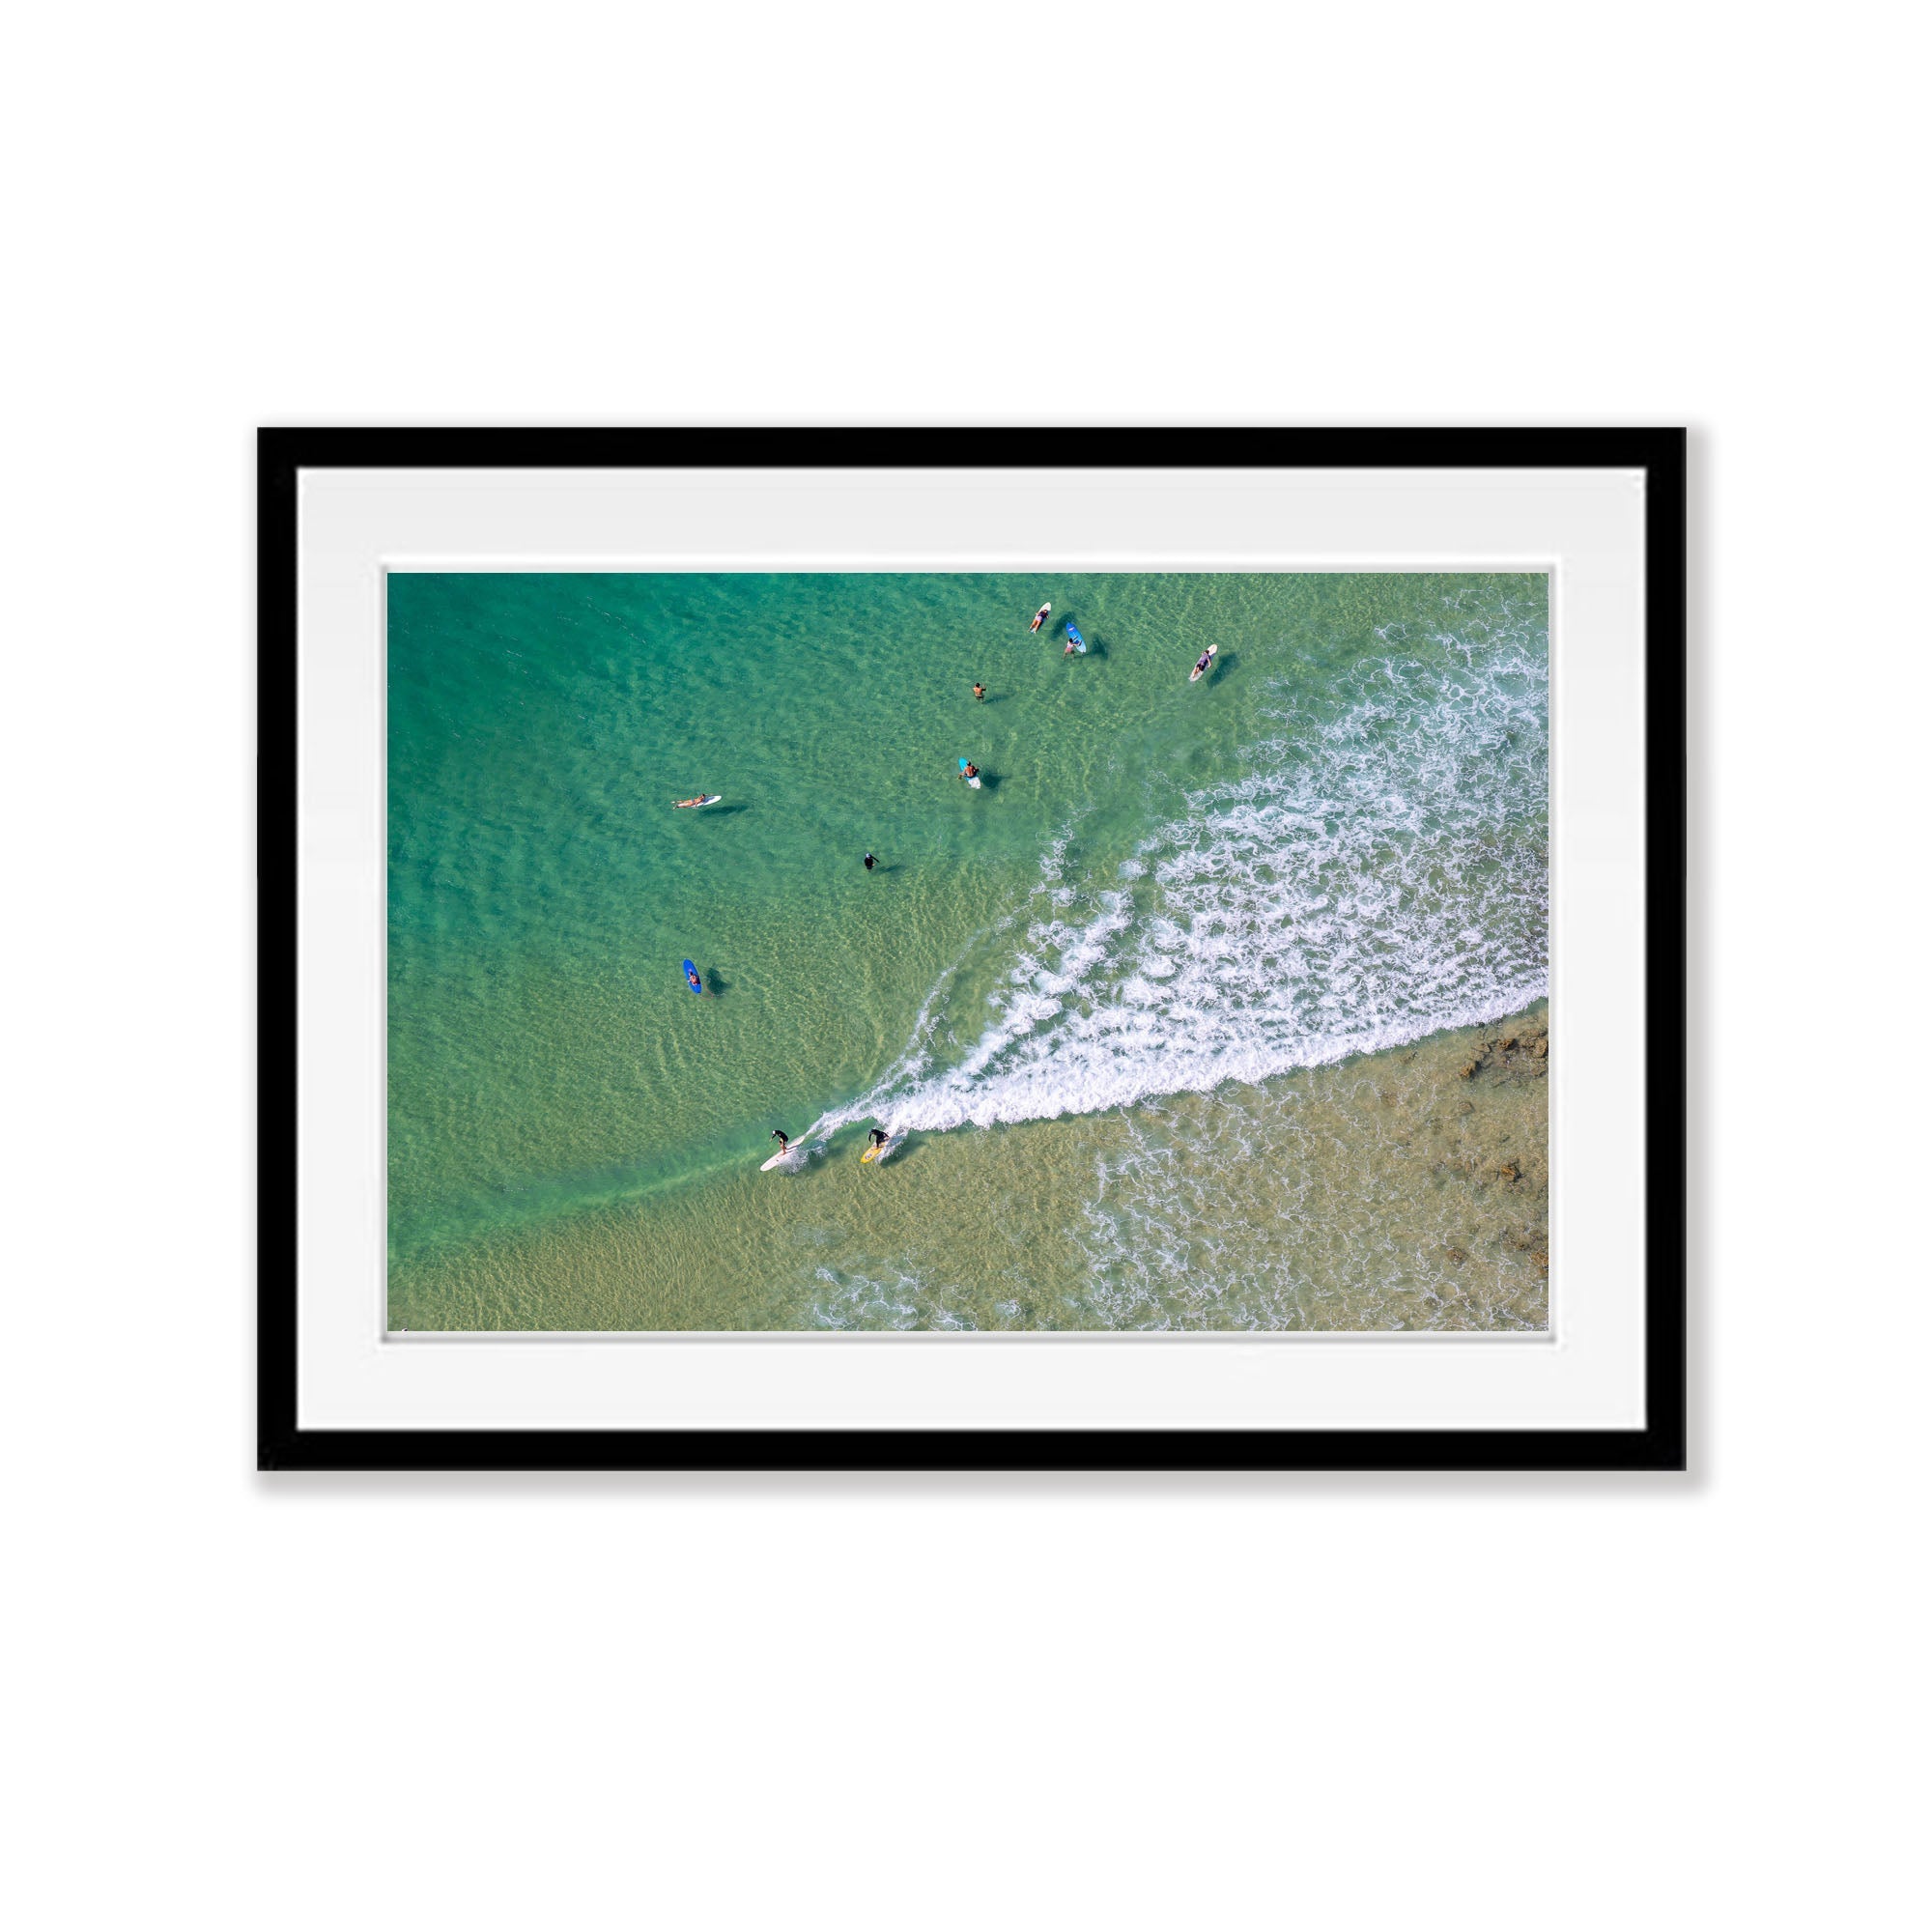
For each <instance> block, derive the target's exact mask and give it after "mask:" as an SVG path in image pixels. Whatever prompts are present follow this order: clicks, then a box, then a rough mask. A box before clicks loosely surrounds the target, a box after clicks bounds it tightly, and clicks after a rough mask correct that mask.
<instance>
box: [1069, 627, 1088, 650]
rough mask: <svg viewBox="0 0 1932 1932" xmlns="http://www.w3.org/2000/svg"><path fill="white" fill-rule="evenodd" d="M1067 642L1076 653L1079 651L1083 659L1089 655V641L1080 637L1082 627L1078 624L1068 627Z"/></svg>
mask: <svg viewBox="0 0 1932 1932" xmlns="http://www.w3.org/2000/svg"><path fill="white" fill-rule="evenodd" d="M1066 641H1067V642H1068V643H1069V644H1071V645H1072V646H1073V648H1074V649H1075V650H1076V651H1078V652H1079V653H1080V655H1081V656H1082V657H1083V658H1084V657H1085V656H1086V655H1087V639H1085V638H1083V637H1082V636H1081V635H1080V627H1079V625H1078V624H1068V625H1067V627H1066Z"/></svg>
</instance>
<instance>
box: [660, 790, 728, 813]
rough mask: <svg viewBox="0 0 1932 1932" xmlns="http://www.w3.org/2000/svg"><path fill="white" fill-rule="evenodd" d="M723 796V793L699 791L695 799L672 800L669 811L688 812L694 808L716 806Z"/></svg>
mask: <svg viewBox="0 0 1932 1932" xmlns="http://www.w3.org/2000/svg"><path fill="white" fill-rule="evenodd" d="M724 796H725V794H724V793H723V792H709V791H701V792H699V793H698V794H697V796H696V798H675V799H672V800H671V809H672V810H675V811H689V810H691V809H692V808H693V807H694V806H698V805H716V804H717V803H718V801H719V800H720V799H721V798H723V797H724Z"/></svg>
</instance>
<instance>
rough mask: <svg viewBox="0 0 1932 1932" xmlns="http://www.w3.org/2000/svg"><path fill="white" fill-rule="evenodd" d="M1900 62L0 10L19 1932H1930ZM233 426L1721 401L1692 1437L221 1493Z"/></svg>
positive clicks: (1316, 34) (1866, 43)
mask: <svg viewBox="0 0 1932 1932" xmlns="http://www.w3.org/2000/svg"><path fill="white" fill-rule="evenodd" d="M1924 17H1925V16H1924V14H1923V11H1922V10H1912V9H1907V8H1904V7H1897V8H1889V7H1878V6H1869V5H1848V6H1844V7H1839V8H1835V9H1830V10H1804V11H1802V12H1801V11H1798V10H1783V9H1765V8H1758V9H1745V8H1742V7H1738V8H1725V7H1705V6H1686V5H1682V4H1671V5H1662V6H1656V5H1632V4H1623V5H1619V6H1616V7H1606V6H1598V7H1590V8H1582V9H1571V10H1554V9H1546V8H1542V7H1530V6H1521V7H1493V6H1492V7H1458V8H1435V7H1431V8H1424V7H1413V8H1411V7H1404V6H1375V7H1360V8H1354V9H1348V8H1339V7H1324V8H1319V9H1310V10H1307V11H1305V12H1290V11H1286V10H1276V9H1263V8H1256V9H1253V10H1248V9H1236V8H1232V7H1227V6H1222V5H1216V4H1201V5H1192V6H1188V7H1184V8H1167V7H1163V8H1158V9H1152V8H1140V9H1135V8H1126V7H1122V6H1118V5H1116V6H1110V7H1100V6H1093V7H1084V8H1072V7H1041V6H1038V5H1024V6H1021V5H1004V4H1003V5H993V6H980V7H978V8H973V9H965V8H960V9H954V10H951V11H949V12H945V13H939V12H931V11H928V12H924V13H922V12H919V11H918V10H913V9H905V8H895V7H877V8H858V7H850V8H844V9H837V10H835V9H830V8H825V7H818V6H794V7H789V8H774V9H750V10H747V9H740V10H736V11H732V12H724V11H718V10H712V11H710V12H709V13H706V11H705V10H700V9H696V8H690V7H681V8H674V9H672V8H666V9H661V10H654V11H646V10H642V9H639V8H635V7H615V6H611V7H595V6H591V7H583V6H572V5H555V6H551V7H547V8H542V9H538V8H518V9H512V8H503V7H490V6H470V7H466V8H455V7H448V8H430V7H422V6H398V5H394V4H390V5H384V6H371V5H337V6H334V7H330V8H327V9H321V8H310V9H302V10H299V11H298V10H295V9H282V10H274V11H270V10H256V9H248V8H241V7H233V8H223V7H210V6H194V5H183V6H173V7H165V8H154V7H144V8H132V7H112V6H109V7H102V8H96V9H90V10H57V9H52V8H40V9H36V10H33V11H32V12H31V13H26V14H15V15H14V18H13V20H12V22H11V24H10V27H9V29H8V34H7V40H6V48H7V51H6V57H5V58H6V82H5V95H6V103H5V111H4V114H0V161H4V165H5V184H6V185H5V188H4V201H0V233H4V237H5V247H4V254H0V261H4V264H5V267H4V270H0V277H4V284H5V291H6V292H5V295H4V298H0V332H4V334H5V336H6V338H7V346H6V349H5V354H4V358H0V385H4V414H0V450H4V503H0V547H4V563H5V577H4V600H5V601H4V606H0V608H4V611H5V624H4V635H5V639H6V667H7V670H6V683H5V692H6V696H5V703H4V708H0V719H3V720H4V745H5V755H4V758H0V786H4V805H5V810H6V824H7V828H8V838H7V854H8V872H9V877H8V892H7V895H6V897H7V907H8V918H7V922H6V923H7V927H8V930H9V933H10V935H11V936H10V938H9V941H8V943H7V945H6V947H5V948H4V952H0V974H4V976H5V980H4V995H5V1007H4V1010H5V1011H6V1013H7V1015H8V1019H9V1022H10V1024H9V1027H8V1038H7V1052H6V1068H7V1076H8V1077H7V1081H6V1091H7V1095H8V1099H9V1102H10V1104H9V1106H8V1107H7V1109H6V1110H5V1115H4V1124H0V1135H4V1136H5V1148H4V1153H3V1155H0V1163H3V1164H0V1171H4V1173H5V1175H6V1177H7V1180H8V1189H7V1196H8V1202H9V1210H8V1239H7V1242H6V1246H5V1250H4V1252H5V1254H6V1259H7V1264H8V1265H7V1269H6V1273H7V1290H6V1302H5V1306H6V1311H7V1317H8V1325H7V1337H6V1344H5V1349H4V1353H0V1375H4V1398H3V1399H0V1429H4V1432H5V1435H4V1449H5V1481H6V1486H7V1502H6V1517H5V1522H6V1533H5V1543H4V1548H5V1550H6V1564H5V1567H6V1571H7V1573H8V1577H9V1579H10V1580H9V1581H8V1582H7V1584H6V1587H5V1590H4V1592H0V1618H4V1619H5V1621H6V1623H7V1625H8V1626H9V1631H8V1634H7V1635H6V1638H5V1657H6V1662H7V1673H6V1674H7V1690H6V1692H5V1715H4V1717H0V1728H4V1733H5V1737H6V1747H5V1763H6V1767H7V1772H8V1776H10V1777H11V1779H12V1780H13V1782H14V1791H13V1793H12V1795H11V1796H10V1797H7V1798H6V1799H5V1800H4V1801H0V1819H4V1828H0V1835H4V1836H5V1837H6V1838H7V1839H8V1840H9V1841H10V1842H9V1847H8V1849H7V1850H6V1852H5V1854H4V1857H0V1907H5V1908H8V1912H7V1916H8V1917H9V1918H10V1919H11V1921H12V1922H14V1923H16V1924H20V1925H22V1926H35V1927H39V1926H43V1925H85V1926H95V1925H103V1926H129V1925H148V1924H155V1923H174V1922H178V1923H187V1924H194V1925H197V1926H209V1927H226V1926H250V1927H255V1926H272V1925H282V1924H288V1925H297V1926H337V1925H353V1926H357V1927H362V1926H390V1925H408V1926H412V1927H419V1926H425V1925H460V1926H494V1925H513V1926H530V1925H542V1926H582V1925H607V1924H620V1923H650V1924H654V1925H666V1926H683V1925H701V1926H714V1925H732V1926H736V1925H745V1926H759V1927H762V1926H780V1925H783V1926H789V1925H793V1924H817V1923H825V1924H834V1925H838V1926H890V1927H901V1926H926V1925H949V1926H950V1925H961V1926H974V1927H978V1926H985V1925H1001V1924H1008V1923H1026V1924H1050V1925H1096V1926H1097V1925H1104V1926H1109V1927H1112V1926H1119V1925H1138V1924H1148V1925H1161V1926H1169V1925H1182V1924H1186V1925H1207V1926H1214V1927H1230V1926H1235V1927H1238V1926H1247V1925H1260V1924H1270V1925H1273V1924H1282V1923H1296V1924H1304V1925H1309V1926H1320V1927H1328V1926H1352V1925H1376V1926H1379V1925H1394V1926H1404V1927H1410V1926H1414V1925H1417V1924H1429V1925H1464V1924H1466V1925H1472V1926H1480V1927H1483V1928H1485V1932H1493V1928H1497V1927H1513V1926H1538V1927H1542V1926H1548V1925H1562V1926H1566V1927H1568V1926H1595V1925H1611V1924H1615V1925H1626V1924H1634V1923H1641V1924H1645V1925H1662V1926H1675V1925H1696V1926H1699V1927H1707V1926H1710V1925H1715V1924H1739V1925H1751V1926H1754V1927H1756V1926H1765V1925H1783V1924H1793V1925H1807V1926H1809V1925H1818V1924H1825V1923H1836V1924H1848V1925H1861V1926H1864V1925H1892V1924H1902V1923H1904V1922H1906V1921H1907V1920H1908V1918H1911V1917H1912V1916H1913V1915H1914V1913H1915V1912H1917V1913H1922V1912H1923V1910H1924V1902H1925V1901H1924V1883H1923V1873H1922V1865H1920V1864H1918V1862H1917V1861H1914V1862H1913V1863H1912V1864H1909V1863H1908V1853H1909V1851H1910V1850H1911V1847H1912V1844H1913V1842H1914V1840H1915V1839H1918V1838H1920V1837H1922V1833H1923V1829H1924V1816H1925V1813H1924V1784H1923V1781H1922V1763H1923V1744H1924V1728H1925V1719H1926V1705H1925V1694H1924V1693H1925V1689H1926V1682H1925V1668H1924V1657H1925V1644H1924V1618H1925V1611H1926V1603H1925V1594H1924V1590H1923V1585H1922V1580H1921V1573H1920V1570H1919V1564H1920V1562H1921V1561H1922V1558H1923V1553H1924V1545H1925V1492H1924V1488H1923V1477H1924V1473H1925V1456H1924V1450H1923V1440H1924V1425H1923V1413H1924V1402H1925V1399H1924V1394H1923V1390H1924V1387H1925V1384H1926V1347H1927V1342H1928V1335H1927V1328H1928V1322H1927V1316H1926V1307H1927V1299H1928V1291H1932V1279H1928V1272H1929V1271H1928V1266H1927V1260H1926V1253H1927V1251H1926V1245H1925V1239H1924V1234H1923V1223H1922V1221H1921V1219H1920V1214H1921V1210H1922V1208H1923V1204H1924V1200H1925V1192H1926V1190H1925V1182H1924V1178H1923V1170H1924V1162H1925V1156H1926V1153H1927V1144H1926V1133H1925V1127H1924V1107H1925V1098H1924V1096H1925V1093H1926V1088H1927V1078H1926V1076H1927V1072H1928V1068H1927V1064H1926V1060H1927V1057H1926V1051H1925V1044H1924V1019H1923V1015H1924V1009H1925V995H1926V983H1925V982H1926V970H1925V952H1924V947H1923V940H1924V937H1925V929H1926V922H1925V918H1924V914H1923V911H1922V909H1921V905H1920V900H1921V898H1922V895H1923V893H1924V889H1925V886H1926V883H1927V876H1926V867H1925V864H1924V859H1923V853H1922V846H1921V840H1922V837H1923V833H1924V829H1925V823H1926V812H1925V808H1924V803H1923V796H1922V782H1923V773H1924V770H1925V768H1926V764H1927V760H1926V758H1925V756H1924V753H1923V751H1922V747H1921V744H1920V740H1921V738H1922V735H1923V730H1924V722H1925V717H1926V705H1927V698H1928V695H1932V694H1928V688H1927V686H1928V680H1927V676H1926V670H1925V661H1926V651H1927V647H1928V644H1932V637H1928V629H1929V628H1932V627H1928V622H1927V608H1928V593H1927V569H1926V541H1925V515H1926V510H1927V492H1926V489H1925V481H1924V476H1925V470H1924V456H1923V450H1924V446H1925V437H1926V430H1927V386H1926V382H1925V376H1924V371H1923V356H1924V344H1925V333H1926V324H1925V316H1924V302H1923V296H1924V288H1923V282H1922V279H1921V278H1922V276H1923V270H1924V254H1925V198H1924V190H1925V182H1926V173H1925V167H1926V160H1927V156H1926V152H1925V134H1924V130H1925V128H1926V125H1927V120H1926V115H1925V112H1924V105H1923V101H1922V99H1920V96H1919V84H1920V83H1921V82H1922V78H1923V74H1924V72H1925V60H1924V56H1925V52H1926V46H1925V38H1924V34H1925V30H1924V25H1923V22H1924ZM263 421H274V422H298V421H307V422H377V423H384V422H432V423H441V422H632V423H652V422H690V423H704V422H714V421H719V422H722V421H730V422H752V423H756V422H774V423H787V422H800V423H804V422H833V423H837V422H867V423H895V422H913V423H918V422H986V423H1034V424H1056V423H1058V424H1082V423H1105V422H1182V423H1187V422H1202V423H1246V422H1261V423H1301V422H1322V423H1350V422H1372V423H1404V422H1446V423H1466V422H1475V423H1480V422H1504V423H1563V422H1649V421H1664V422H1688V423H1690V425H1691V426H1692V427H1693V429H1694V430H1695V432H1696V441H1695V444H1694V466H1695V469H1694V485H1693V496H1692V504H1693V514H1694V532H1693V534H1694V544H1695V549H1694V558H1693V560H1694V566H1695V572H1696V578H1695V583H1694V587H1693V592H1692V619H1693V625H1692V631H1693V647H1694V653H1695V660H1696V662H1695V667H1694V670H1693V697H1694V711H1695V742H1694V745H1693V752H1692V772H1693V779H1692V783H1693V794H1694V802H1695V807H1696V812H1697V833H1696V848H1695V853H1694V864H1693V881H1692V885H1693V901H1694V908H1695V912H1694V921H1695V938H1696V952H1695V958H1694V960H1693V974H1692V1020H1693V1025H1692V1037H1693V1060H1692V1065H1691V1068H1690V1075H1691V1091H1692V1097H1693V1105H1694V1128H1695V1134H1696V1146H1697V1152H1696V1156H1695V1165H1694V1169H1693V1180H1694V1183H1695V1185H1696V1187H1697V1189H1698V1195H1699V1202H1700V1207H1699V1211H1698V1215H1697V1220H1696V1227H1695V1236H1694V1246H1693V1255H1692V1261H1693V1267H1694V1281H1695V1294H1696V1319H1695V1344H1696V1347H1695V1361H1694V1369H1695V1396H1696V1424H1695V1463H1696V1467H1695V1471H1694V1473H1693V1474H1692V1475H1691V1476H1690V1477H1689V1478H1688V1479H1682V1480H1663V1481H1577V1480H1556V1479H1549V1480H1523V1479H1516V1480H1496V1481H1486V1480H1473V1479H1460V1480H1437V1481H1429V1480H1420V1479H1416V1480H1366V1479H1364V1480H1339V1479H1335V1480H1325V1481H1324V1480H1309V1479H1290V1478H1284V1479H1278V1480H1265V1481H1263V1480H1254V1481H1224V1482H1211V1483H1210V1482H1182V1481H1179V1480H1175V1481H1151V1482H1139V1483H1127V1482H1101V1481H1094V1482H1076V1481H1070V1480H1061V1481H1037V1482H991V1481H985V1482H972V1481H955V1482H948V1483H932V1482H913V1481H887V1480H874V1481H844V1482H831V1481H804V1480H798V1481H789V1482H788V1481H781V1480H769V1481H762V1482H752V1481H735V1482H727V1481H703V1480H689V1481H683V1482H667V1481H650V1480H644V1479H616V1480H605V1481H590V1480H585V1481H573V1482H564V1481H536V1480H530V1481H516V1480H500V1481H493V1482H463V1481H448V1482H442V1481H432V1480H427V1479H414V1480H409V1481H368V1482H357V1481H347V1480H334V1481H322V1480H315V1481H276V1482H270V1481H266V1480H264V1479H261V1478H259V1477H257V1476H255V1475H254V1474H253V1473H251V1466H250V1465H251V1444H252V1387H251V1359H252V1358H251V1352H250V1350H251V1334H252V1331H251V1326H250V1312H249V1311H250V1296H251V1292H252V1283H251V1273H250V1242H251V1228H250V1222H249V1205H248V1203H249V1184H250V1160H251V1148H252V1143H251V1134H252V1126H251V1122H250V1118H249V1108H250V1098H251V1092H252V1077H253V1076H252V1063H251V1045H250V1025H251V1009H250V1000H251V956H250V952H249V947H250V927H249V921H250V912H251V909H250V898H249V892H250V885H249V873H250V867H251V832H250V826H249V809H250V778H251V774H250V764H249V760H250V756H251V744H250V729H251V723H250V705H251V702H252V688H251V668H250V665H251V651H252V610H251V597H252V544H253V528H252V500H251V494H250V493H251V488H252V469H251V462H252V457H251V432H252V430H253V427H254V425H255V424H256V423H258V422H263ZM1069 447H1072V445H1069ZM270 857H271V861H279V859H280V857H281V855H280V854H272V855H270Z"/></svg>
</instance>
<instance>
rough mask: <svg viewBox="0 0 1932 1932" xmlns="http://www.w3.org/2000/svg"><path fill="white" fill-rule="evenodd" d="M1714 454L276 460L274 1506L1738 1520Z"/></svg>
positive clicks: (478, 433) (270, 485)
mask: <svg viewBox="0 0 1932 1932" xmlns="http://www.w3.org/2000/svg"><path fill="white" fill-rule="evenodd" d="M1684 454H1685V450H1684V437H1683V433H1682V432H1681V431H1678V430H1556V429H1552V430H1413V431H1398V430H1374V431H1371V430H1361V431H1342V430H1329V431H1288V430H1198V431H1197V430H1124V429H1122V430H1106V431H1095V430H1083V431H1064V432H1052V431H1045V430H1010V431H995V430H930V431H916V430H884V431H881V430H867V431H835V430H788V431H747V430H717V431H696V430H666V431H645V430H610V431H585V430H555V431H546V430H420V431H418V430H339V429H338V430H305V429H271V430H264V431H262V432H261V435H260V440H259V452H258V455H259V478H258V487H259V505H260V531H259V559H258V563H259V594H260V613H259V620H260V706H261V709H260V770H261V787H260V842H259V851H260V866H259V869H260V906H261V952H260V1011H261V1033H260V1052H261V1058H260V1106H261V1118H260V1146H261V1154H260V1161H261V1165H260V1209H261V1212H260V1226H261V1247H260V1281H259V1308H258V1319H259V1337H258V1341H259V1365H258V1367H259V1386H258V1405H259V1422H260V1427H259V1435H260V1443H259V1461H260V1464H261V1466H262V1467H263V1468H267V1469H295V1468H325V1467H327V1468H346V1467H368V1468H428V1467H450V1468H460V1467H474V1468H516V1467H531V1468H536V1467H546V1468H556V1467H574V1468H600V1467H627V1468H629V1467H636V1468H646V1467H667V1468H669V1467H689V1468H700V1467H712V1468H772V1469H778V1468H845V1467H868V1468H1123V1469H1126V1468H1294V1467H1310V1468H1414V1469H1425V1468H1622V1469H1640V1468H1643V1469H1678V1468H1682V1467H1683V1466H1684V1462H1685V1443H1686V1417H1685V1250H1684V1130H1683V1108H1684V1086H1683V1079H1684V1075H1683V1065H1684V1052H1683V1049H1684V991H1683V981H1684V930H1685V928H1684V903H1683V895H1684V871H1683V853H1684V809H1685V777H1684V757H1685V733H1684V672H1685V535H1684V517H1685V492H1684Z"/></svg>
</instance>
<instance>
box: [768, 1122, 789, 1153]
mask: <svg viewBox="0 0 1932 1932" xmlns="http://www.w3.org/2000/svg"><path fill="white" fill-rule="evenodd" d="M772 1138H773V1140H775V1141H777V1142H778V1144H779V1151H780V1152H781V1153H789V1152H790V1151H791V1136H790V1135H789V1134H788V1133H786V1132H785V1130H784V1129H783V1128H782V1127H774V1128H773V1129H772Z"/></svg>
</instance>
